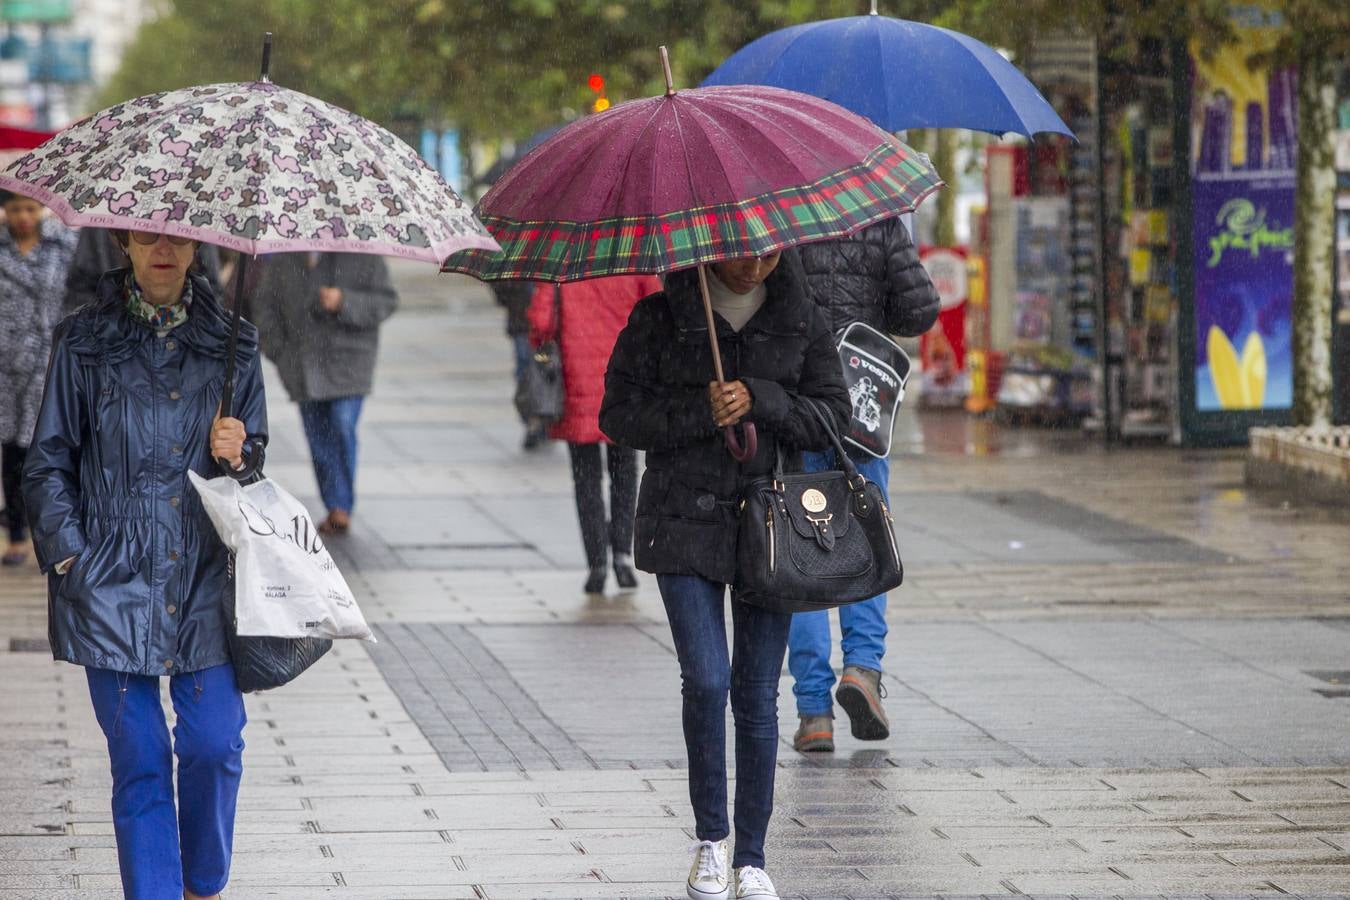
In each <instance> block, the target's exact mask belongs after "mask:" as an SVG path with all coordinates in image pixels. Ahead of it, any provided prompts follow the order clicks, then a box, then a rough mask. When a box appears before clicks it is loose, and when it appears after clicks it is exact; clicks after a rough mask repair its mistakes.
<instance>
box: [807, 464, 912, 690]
mask: <svg viewBox="0 0 1350 900" xmlns="http://www.w3.org/2000/svg"><path fill="white" fill-rule="evenodd" d="M860 457H861V461H859V460H858V459H855V460H854V463H855V464H856V465H857V467H858V471H859V472H861V473H862V475H863V477H865V478H866V479H867V480H868V481H873V482H876V483H877V484H878V485H879V486H880V487H881V490H882V493H885V492H886V489H887V486H888V484H889V483H890V474H891V466H890V462H889V460H885V459H876V458H875V457H872V456H863V455H862V454H860ZM802 462H803V463H804V465H805V469H806V471H808V472H821V471H824V470H826V469H832V468H834V451H833V450H829V451H826V452H824V453H803V454H802ZM839 629H840V631H842V632H843V647H844V665H846V666H861V667H862V668H864V669H875V670H876V671H878V672H880V671H881V658H882V657H883V656H885V655H886V595H885V594H880V595H878V596H876V597H872V598H871V599H868V600H862V601H860V602H858V603H850V604H848V605H847V606H841V607H839ZM830 649H831V638H830V613H829V611H828V610H820V611H818V612H807V613H797V614H796V615H794V616H793V617H792V632H791V633H790V634H789V635H788V669H789V671H791V672H792V679H793V685H792V693H793V695H794V696H795V697H796V698H797V713H798V714H799V715H803V716H826V715H830V714H831V712H832V711H833V709H834V702H833V701H832V700H831V699H830V691H831V690H832V689H833V688H834V680H835V676H834V669H832V668H831V667H830Z"/></svg>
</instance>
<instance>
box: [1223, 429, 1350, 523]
mask: <svg viewBox="0 0 1350 900" xmlns="http://www.w3.org/2000/svg"><path fill="white" fill-rule="evenodd" d="M1248 434H1249V436H1250V439H1251V449H1250V453H1249V455H1248V458H1247V466H1246V477H1247V483H1248V484H1252V485H1256V486H1259V487H1266V488H1274V489H1284V490H1289V491H1291V492H1292V493H1294V494H1297V495H1298V496H1299V497H1300V498H1303V499H1308V500H1313V501H1316V502H1319V503H1331V504H1335V505H1338V506H1339V505H1350V428H1346V427H1339V428H1318V429H1313V428H1253V429H1251V431H1250V432H1249V433H1248Z"/></svg>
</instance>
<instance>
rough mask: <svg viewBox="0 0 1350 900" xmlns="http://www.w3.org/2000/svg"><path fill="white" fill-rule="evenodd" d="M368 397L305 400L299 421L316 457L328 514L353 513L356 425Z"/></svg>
mask: <svg viewBox="0 0 1350 900" xmlns="http://www.w3.org/2000/svg"><path fill="white" fill-rule="evenodd" d="M365 399H366V398H365V397H339V398H337V399H336V400H302V401H301V402H300V418H301V419H302V420H303V421H304V423H305V437H306V438H308V439H309V452H310V455H311V456H313V457H314V477H315V478H317V479H318V481H319V496H320V497H322V498H323V505H324V506H325V507H327V508H328V509H329V511H332V510H335V509H340V510H342V511H343V512H351V511H352V507H353V506H354V505H355V504H356V487H355V485H356V422H357V420H358V419H360V418H361V404H362V403H364V402H365Z"/></svg>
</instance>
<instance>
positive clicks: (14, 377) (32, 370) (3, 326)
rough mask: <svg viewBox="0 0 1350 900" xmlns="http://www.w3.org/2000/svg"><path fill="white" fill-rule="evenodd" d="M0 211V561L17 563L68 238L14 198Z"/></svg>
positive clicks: (0, 198) (23, 555)
mask: <svg viewBox="0 0 1350 900" xmlns="http://www.w3.org/2000/svg"><path fill="white" fill-rule="evenodd" d="M0 207H3V208H4V212H5V227H4V228H0V481H3V484H4V500H5V516H4V517H5V519H6V520H7V521H6V523H5V524H6V525H7V526H8V532H9V545H8V547H6V548H5V553H4V555H3V556H0V563H3V564H4V565H6V566H20V565H23V564H24V563H25V562H27V561H28V555H29V554H28V523H27V521H26V519H27V516H26V515H25V513H24V506H23V492H22V490H20V482H21V481H22V474H23V461H24V457H25V456H26V455H27V453H28V442H29V440H30V439H31V437H32V435H33V426H34V425H35V424H36V422H37V414H38V407H39V405H40V404H41V403H42V387H43V382H44V379H45V378H46V374H47V354H48V353H49V352H50V351H51V346H52V333H53V332H54V331H55V330H56V323H57V322H59V321H60V320H61V317H62V314H61V287H62V285H63V284H64V283H65V280H66V269H67V268H69V267H70V258H71V256H72V255H73V254H74V251H75V235H74V233H73V232H71V230H70V229H68V228H66V227H65V226H64V225H62V224H61V223H60V222H58V221H57V220H55V219H52V218H44V217H43V206H42V204H40V203H38V202H37V201H36V200H33V199H31V198H29V197H25V196H23V195H21V194H13V193H10V192H9V191H0Z"/></svg>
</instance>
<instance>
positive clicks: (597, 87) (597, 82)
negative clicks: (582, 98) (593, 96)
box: [586, 75, 605, 94]
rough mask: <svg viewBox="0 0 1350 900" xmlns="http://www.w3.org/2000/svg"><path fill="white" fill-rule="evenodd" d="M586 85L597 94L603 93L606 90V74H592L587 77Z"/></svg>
mask: <svg viewBox="0 0 1350 900" xmlns="http://www.w3.org/2000/svg"><path fill="white" fill-rule="evenodd" d="M586 86H587V87H589V88H590V89H591V90H593V91H595V92H596V93H597V94H603V93H604V92H605V76H603V75H592V76H591V77H590V78H587V79H586Z"/></svg>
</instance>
